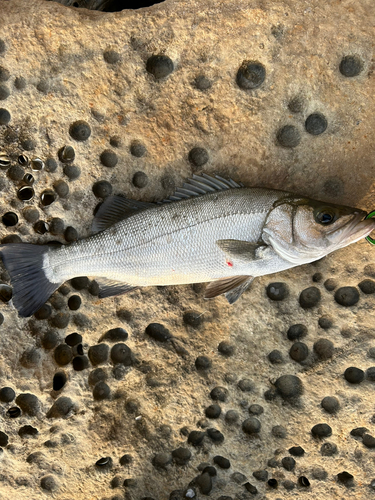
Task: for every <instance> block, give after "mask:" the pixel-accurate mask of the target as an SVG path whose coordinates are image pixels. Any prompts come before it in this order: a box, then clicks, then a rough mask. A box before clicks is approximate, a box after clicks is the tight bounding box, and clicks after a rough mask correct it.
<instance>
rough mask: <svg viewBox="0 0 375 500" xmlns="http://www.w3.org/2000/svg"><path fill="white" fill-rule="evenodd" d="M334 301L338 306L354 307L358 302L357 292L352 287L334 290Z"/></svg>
mask: <svg viewBox="0 0 375 500" xmlns="http://www.w3.org/2000/svg"><path fill="white" fill-rule="evenodd" d="M335 301H336V302H337V303H338V304H340V306H344V307H350V306H354V305H355V304H357V302H358V301H359V293H358V290H357V289H356V288H355V287H354V286H343V287H341V288H339V289H338V290H336V292H335Z"/></svg>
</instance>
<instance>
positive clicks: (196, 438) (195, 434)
mask: <svg viewBox="0 0 375 500" xmlns="http://www.w3.org/2000/svg"><path fill="white" fill-rule="evenodd" d="M205 435H206V433H205V432H202V431H191V432H190V433H189V436H188V443H189V444H191V445H193V446H200V445H201V444H202V443H203V439H204V437H205Z"/></svg>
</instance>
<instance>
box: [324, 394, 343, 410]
mask: <svg viewBox="0 0 375 500" xmlns="http://www.w3.org/2000/svg"><path fill="white" fill-rule="evenodd" d="M320 404H321V407H322V408H323V409H324V410H325V411H326V412H327V413H331V414H335V413H337V412H338V411H339V409H340V403H339V400H338V399H337V398H335V397H334V396H326V397H325V398H323V399H322V401H321V403H320Z"/></svg>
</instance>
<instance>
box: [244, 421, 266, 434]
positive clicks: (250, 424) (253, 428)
mask: <svg viewBox="0 0 375 500" xmlns="http://www.w3.org/2000/svg"><path fill="white" fill-rule="evenodd" d="M261 427H262V425H261V423H260V422H259V420H258V419H257V418H256V417H249V418H247V419H246V420H244V421H243V422H242V430H243V431H244V432H245V433H246V434H257V433H258V432H260V429H261Z"/></svg>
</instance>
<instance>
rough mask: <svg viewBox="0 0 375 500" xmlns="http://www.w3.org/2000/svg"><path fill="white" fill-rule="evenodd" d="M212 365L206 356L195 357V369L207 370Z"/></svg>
mask: <svg viewBox="0 0 375 500" xmlns="http://www.w3.org/2000/svg"><path fill="white" fill-rule="evenodd" d="M211 366H212V362H211V360H210V358H208V357H207V356H198V357H197V359H196V360H195V368H196V369H197V370H200V371H203V370H209V369H210V368H211Z"/></svg>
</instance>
